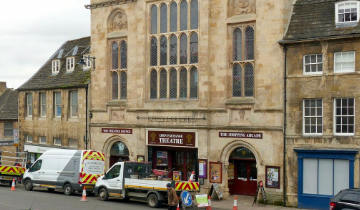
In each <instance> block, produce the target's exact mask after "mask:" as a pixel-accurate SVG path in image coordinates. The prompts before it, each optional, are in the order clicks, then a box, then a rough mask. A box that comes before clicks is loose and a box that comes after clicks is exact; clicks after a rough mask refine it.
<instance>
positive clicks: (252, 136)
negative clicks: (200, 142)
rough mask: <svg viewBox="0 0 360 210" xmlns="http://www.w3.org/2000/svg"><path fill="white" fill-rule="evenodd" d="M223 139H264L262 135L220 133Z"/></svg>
mask: <svg viewBox="0 0 360 210" xmlns="http://www.w3.org/2000/svg"><path fill="white" fill-rule="evenodd" d="M219 137H221V138H245V139H262V138H263V134H262V133H248V132H222V131H220V132H219Z"/></svg>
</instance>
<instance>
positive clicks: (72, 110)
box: [69, 90, 79, 118]
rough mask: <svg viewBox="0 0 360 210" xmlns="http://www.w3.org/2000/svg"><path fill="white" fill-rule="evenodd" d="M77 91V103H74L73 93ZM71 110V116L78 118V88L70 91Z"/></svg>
mask: <svg viewBox="0 0 360 210" xmlns="http://www.w3.org/2000/svg"><path fill="white" fill-rule="evenodd" d="M75 93H76V97H77V103H76V104H73V100H72V94H75ZM74 106H76V109H77V112H76V114H74ZM69 109H70V110H69V111H70V118H77V117H78V116H79V94H78V91H77V90H72V91H69Z"/></svg>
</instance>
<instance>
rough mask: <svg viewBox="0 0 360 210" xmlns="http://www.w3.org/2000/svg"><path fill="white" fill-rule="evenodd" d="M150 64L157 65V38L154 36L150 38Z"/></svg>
mask: <svg viewBox="0 0 360 210" xmlns="http://www.w3.org/2000/svg"><path fill="white" fill-rule="evenodd" d="M150 58H151V59H150V65H151V66H156V65H157V39H156V37H152V38H151V46H150Z"/></svg>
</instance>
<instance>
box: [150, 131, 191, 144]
mask: <svg viewBox="0 0 360 210" xmlns="http://www.w3.org/2000/svg"><path fill="white" fill-rule="evenodd" d="M148 144H149V145H166V146H183V147H195V132H172V131H148Z"/></svg>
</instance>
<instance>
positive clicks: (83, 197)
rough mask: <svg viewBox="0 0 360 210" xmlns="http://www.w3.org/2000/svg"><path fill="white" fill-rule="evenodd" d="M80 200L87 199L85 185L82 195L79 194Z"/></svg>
mask: <svg viewBox="0 0 360 210" xmlns="http://www.w3.org/2000/svg"><path fill="white" fill-rule="evenodd" d="M80 201H87V198H86V189H85V186H84V187H83V191H82V196H81V200H80Z"/></svg>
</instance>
